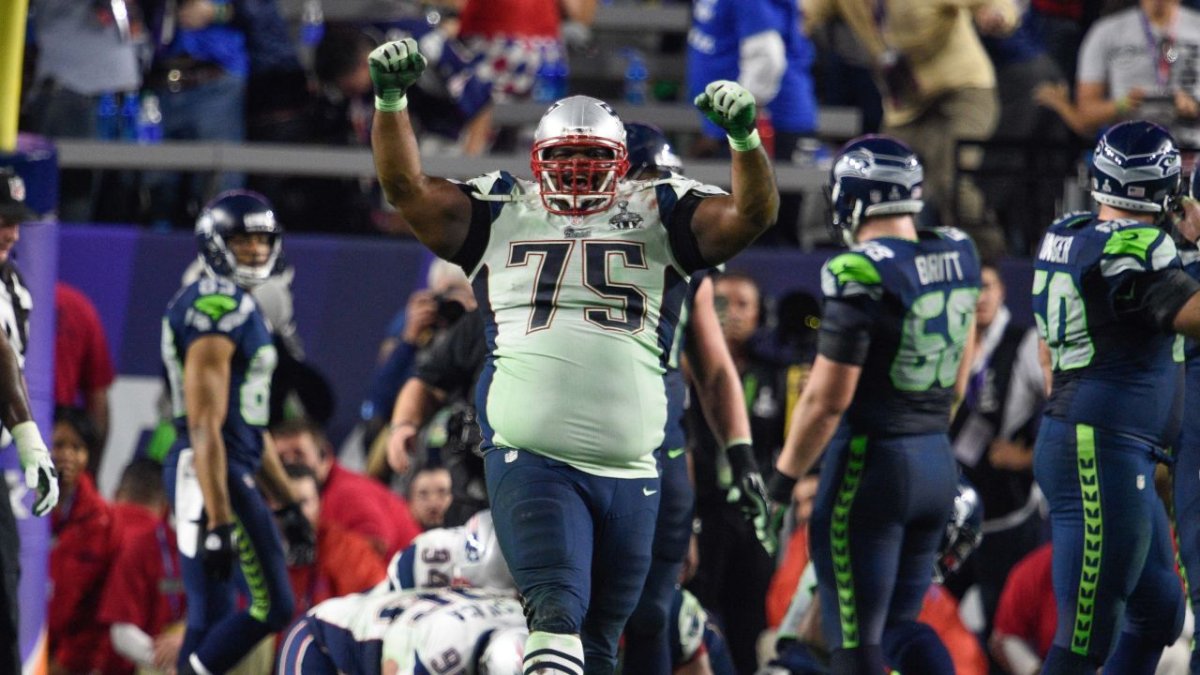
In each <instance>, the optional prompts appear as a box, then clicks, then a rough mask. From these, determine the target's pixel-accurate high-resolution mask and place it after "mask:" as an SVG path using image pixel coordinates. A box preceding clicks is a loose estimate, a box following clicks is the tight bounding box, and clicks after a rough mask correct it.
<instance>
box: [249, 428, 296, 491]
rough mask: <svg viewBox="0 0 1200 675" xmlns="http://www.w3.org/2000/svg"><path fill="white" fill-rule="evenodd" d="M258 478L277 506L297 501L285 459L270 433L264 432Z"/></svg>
mask: <svg viewBox="0 0 1200 675" xmlns="http://www.w3.org/2000/svg"><path fill="white" fill-rule="evenodd" d="M258 480H259V484H260V485H262V489H263V491H264V492H266V493H267V496H268V497H270V498H271V499H273V500H274V501H275V504H276V505H277V506H287V505H288V504H291V503H292V502H294V501H296V497H295V496H294V495H293V494H292V484H291V482H289V481H288V476H287V471H285V470H284V468H283V460H281V459H280V458H279V453H278V452H275V442H274V441H273V440H272V439H271V435H270V434H263V454H262V466H261V467H260V468H259V470H258Z"/></svg>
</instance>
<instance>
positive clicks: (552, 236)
mask: <svg viewBox="0 0 1200 675" xmlns="http://www.w3.org/2000/svg"><path fill="white" fill-rule="evenodd" d="M463 190H464V192H466V193H467V194H468V195H469V196H470V197H471V200H472V204H473V208H474V212H473V217H472V222H471V228H470V233H469V234H468V237H467V241H466V243H465V244H464V245H463V250H462V251H460V253H459V254H458V255H457V256H456V257H455V260H454V262H456V263H458V264H460V265H461V266H462V267H463V268H464V269H465V270H466V271H467V274H468V275H469V276H470V278H471V280H472V284H473V285H474V288H475V296H476V298H478V300H479V304H480V311H482V312H483V315H484V320H485V327H486V336H487V343H488V357H487V360H486V361H485V364H484V369H483V372H482V374H481V375H480V378H479V383H478V385H477V389H476V407H477V409H478V410H479V412H480V414H479V422H480V429H481V430H482V432H483V437H484V446H485V447H489V446H491V447H508V448H523V449H527V450H531V451H533V452H536V453H538V454H541V455H544V456H547V457H550V458H552V459H556V460H559V461H562V462H565V463H567V464H569V465H571V466H573V467H575V468H577V469H579V470H581V471H584V472H587V473H591V474H594V475H601V476H611V477H617V478H649V477H653V476H655V475H657V470H656V468H655V463H654V458H653V454H652V453H653V451H654V449H655V448H657V447H658V446H659V445H660V444H661V443H662V439H663V429H664V427H665V425H666V415H667V399H666V387H665V384H664V379H663V378H664V375H665V373H666V370H667V369H666V365H667V360H668V359H669V357H670V351H671V346H672V343H673V341H674V339H675V331H676V330H677V328H678V326H679V321H680V313H681V308H682V306H683V303H684V300H685V299H686V297H687V292H688V283H687V282H688V279H689V277H690V275H691V273H692V272H694V271H696V270H697V269H700V268H702V267H707V265H706V264H705V262H704V261H703V260H701V259H700V254H699V252H698V247H697V245H696V241H695V238H694V236H693V235H692V232H691V220H692V214H693V213H694V211H695V208H696V206H697V204H699V203H700V201H701V200H702V199H704V198H706V197H709V196H712V195H715V194H723V193H722V191H721V190H719V189H718V188H713V187H709V186H705V185H701V184H700V183H697V182H695V181H691V180H688V179H685V178H678V177H676V178H671V179H667V180H662V181H655V182H650V181H633V182H623V183H622V184H621V187H620V189H619V192H618V194H617V197H616V199H615V200H614V201H613V204H612V206H611V207H610V208H609V209H608V210H607V211H604V212H601V213H596V214H592V215H589V216H586V217H582V218H570V217H566V216H557V215H552V214H550V213H548V212H547V211H546V210H545V208H544V207H542V205H541V203H540V201H539V200H538V196H537V188H536V186H535V185H533V184H532V183H529V182H527V181H523V180H518V179H515V178H513V177H512V176H510V175H508V174H507V173H503V172H500V173H494V174H488V175H486V176H482V177H480V178H476V179H475V180H472V181H471V182H470V183H468V184H466V185H464V186H463Z"/></svg>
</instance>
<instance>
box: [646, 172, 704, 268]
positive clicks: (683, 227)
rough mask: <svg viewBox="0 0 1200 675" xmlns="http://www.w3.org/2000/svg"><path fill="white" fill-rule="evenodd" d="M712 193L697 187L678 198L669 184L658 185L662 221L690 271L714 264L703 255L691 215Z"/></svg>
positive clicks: (678, 258) (672, 246) (676, 256)
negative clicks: (693, 229)
mask: <svg viewBox="0 0 1200 675" xmlns="http://www.w3.org/2000/svg"><path fill="white" fill-rule="evenodd" d="M713 194H716V193H708V194H700V193H699V192H697V191H696V190H689V191H688V192H687V193H686V194H684V195H683V197H681V198H678V199H677V198H676V196H675V191H674V189H673V188H672V187H671V186H670V185H660V186H658V208H659V214H660V215H661V216H662V221H663V224H664V225H666V226H667V236H668V238H669V240H670V243H671V252H672V253H674V254H675V259H676V260H677V261H679V264H680V265H681V266H682V267H683V269H684V271H686V272H687V273H688V274H691V273H692V272H695V271H697V270H701V269H704V268H706V267H711V265H709V264H708V263H707V262H705V260H704V256H702V255H700V243H699V242H698V241H696V233H695V232H693V231H692V216H694V215H695V213H696V207H697V206H699V205H700V202H701V201H702V200H704V199H705V198H706V197H711V196H712V195H713ZM668 195H669V196H668ZM664 197H665V198H666V199H665V200H664Z"/></svg>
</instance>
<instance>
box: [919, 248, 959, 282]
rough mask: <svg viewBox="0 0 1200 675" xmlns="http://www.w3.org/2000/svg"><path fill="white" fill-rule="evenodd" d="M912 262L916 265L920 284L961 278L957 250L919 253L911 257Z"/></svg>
mask: <svg viewBox="0 0 1200 675" xmlns="http://www.w3.org/2000/svg"><path fill="white" fill-rule="evenodd" d="M913 263H914V264H915V265H916V266H917V278H918V279H920V280H921V284H922V285H924V284H937V283H942V282H946V281H962V280H963V270H962V263H961V262H959V260H958V251H944V252H941V253H928V254H926V255H919V256H916V257H915V258H913Z"/></svg>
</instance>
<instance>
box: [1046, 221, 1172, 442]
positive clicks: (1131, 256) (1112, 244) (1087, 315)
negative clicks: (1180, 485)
mask: <svg viewBox="0 0 1200 675" xmlns="http://www.w3.org/2000/svg"><path fill="white" fill-rule="evenodd" d="M1172 270H1174V272H1172ZM1176 274H1179V275H1182V274H1183V273H1182V265H1181V263H1180V259H1179V254H1178V251H1177V250H1176V248H1175V243H1174V242H1173V241H1172V240H1171V237H1170V236H1169V235H1168V234H1167V233H1166V232H1164V231H1163V230H1161V229H1159V228H1157V227H1154V226H1153V225H1150V224H1148V223H1143V222H1138V221H1134V220H1113V221H1102V220H1099V219H1097V218H1096V217H1095V215H1094V214H1091V213H1074V214H1069V215H1066V216H1064V217H1062V218H1060V219H1059V220H1057V221H1055V222H1054V224H1052V225H1051V226H1050V228H1049V230H1047V232H1046V236H1045V237H1044V238H1043V239H1042V243H1041V246H1040V247H1039V249H1038V255H1037V259H1036V261H1035V263H1034V275H1033V312H1034V317H1035V319H1036V320H1037V326H1038V332H1039V333H1040V334H1041V336H1042V339H1044V340H1045V341H1046V345H1047V346H1048V347H1049V348H1050V361H1051V365H1052V367H1053V372H1054V386H1053V389H1052V391H1051V393H1050V400H1049V402H1048V406H1047V409H1046V414H1048V415H1049V416H1050V417H1053V418H1055V419H1057V420H1061V421H1063V422H1066V423H1069V424H1087V425H1091V426H1095V427H1099V428H1102V429H1108V430H1110V431H1116V432H1121V433H1125V434H1129V435H1132V436H1135V437H1137V438H1140V439H1142V440H1145V441H1147V442H1149V443H1152V444H1156V445H1160V446H1166V445H1170V444H1171V443H1172V442H1173V440H1174V433H1175V432H1174V430H1177V429H1178V416H1179V413H1180V412H1181V411H1180V410H1179V408H1178V405H1177V404H1178V403H1179V401H1178V399H1177V395H1178V393H1179V392H1180V391H1181V389H1180V386H1179V385H1180V382H1179V378H1180V377H1181V376H1182V370H1181V369H1180V367H1179V364H1180V363H1182V361H1183V355H1184V354H1183V340H1182V338H1178V339H1177V338H1176V336H1175V335H1174V334H1173V333H1172V332H1171V330H1170V324H1171V322H1172V320H1173V319H1174V316H1175V314H1176V312H1178V310H1179V308H1180V307H1181V306H1182V304H1183V302H1184V301H1186V299H1187V296H1186V295H1180V294H1178V293H1175V292H1173V290H1172V289H1171V288H1170V286H1171V284H1172V280H1173V279H1174V278H1175V275H1176Z"/></svg>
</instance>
